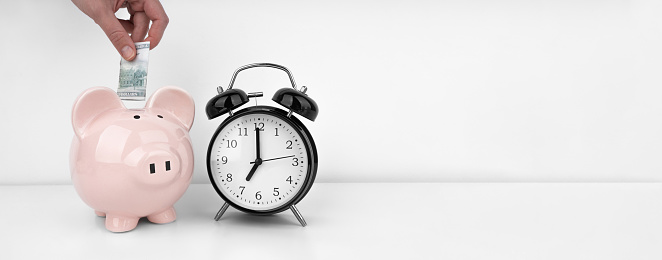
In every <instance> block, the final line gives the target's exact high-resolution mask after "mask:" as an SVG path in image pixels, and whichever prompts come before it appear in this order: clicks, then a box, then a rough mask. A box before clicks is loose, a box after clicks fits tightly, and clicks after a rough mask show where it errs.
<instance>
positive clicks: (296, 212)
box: [290, 205, 307, 227]
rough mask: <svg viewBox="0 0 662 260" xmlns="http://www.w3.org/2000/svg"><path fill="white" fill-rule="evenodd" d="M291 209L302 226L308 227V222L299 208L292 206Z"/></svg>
mask: <svg viewBox="0 0 662 260" xmlns="http://www.w3.org/2000/svg"><path fill="white" fill-rule="evenodd" d="M290 209H291V210H292V213H294V216H295V217H297V220H299V223H301V226H304V227H305V226H306V225H307V224H306V220H305V219H303V216H301V213H300V212H299V210H298V209H297V207H295V206H294V205H292V206H290Z"/></svg>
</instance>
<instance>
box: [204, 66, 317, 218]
mask: <svg viewBox="0 0 662 260" xmlns="http://www.w3.org/2000/svg"><path fill="white" fill-rule="evenodd" d="M257 67H267V68H275V69H280V70H282V71H285V72H286V73H287V75H288V76H289V78H290V82H291V83H292V88H282V89H280V90H278V91H277V92H276V94H275V95H274V96H273V98H272V100H273V101H275V102H276V103H278V104H279V105H281V106H283V107H284V108H285V109H286V110H283V109H280V108H276V107H272V106H258V105H255V106H251V107H247V108H244V109H242V110H239V111H236V112H234V111H233V110H236V109H237V108H239V107H240V106H242V105H244V104H246V103H248V101H249V98H257V97H261V96H262V92H255V93H249V94H246V92H244V91H242V90H240V89H236V88H234V89H233V88H232V86H233V84H234V81H235V79H236V77H237V74H239V72H240V71H242V70H246V69H250V68H257ZM306 90H307V88H306V87H305V86H303V87H301V89H297V86H296V83H295V81H294V77H293V76H292V73H291V72H290V71H289V70H288V69H287V68H285V67H284V66H281V65H278V64H273V63H254V64H248V65H245V66H242V67H240V68H238V69H237V70H236V71H235V72H234V74H233V75H232V79H231V80H230V84H229V86H228V88H227V89H226V90H225V91H223V89H222V88H221V87H218V95H216V96H215V97H214V98H212V99H211V100H209V102H208V103H207V107H206V112H207V117H208V118H209V119H210V120H211V119H214V118H216V117H219V116H221V115H224V114H228V115H229V116H228V117H227V118H226V119H225V120H223V122H221V124H220V125H219V126H218V129H216V132H214V135H213V136H212V138H211V141H210V142H209V149H208V150H207V173H208V174H209V179H210V180H211V183H212V185H213V186H214V189H215V190H216V192H217V193H218V195H219V196H221V198H223V200H224V201H225V203H224V204H223V206H222V207H221V209H220V210H219V211H218V213H217V214H216V216H215V217H214V219H215V220H216V221H218V220H219V219H220V218H221V216H223V214H224V213H225V211H226V210H227V208H228V207H229V206H230V205H231V206H232V207H234V208H236V209H238V210H241V211H243V212H246V213H250V214H255V215H271V214H275V213H279V212H282V211H284V210H287V209H290V210H291V211H292V212H293V213H294V215H295V216H296V218H297V219H298V220H299V222H300V223H301V225H302V226H306V221H305V220H304V219H303V217H302V216H301V214H300V213H299V211H298V210H297V208H296V207H295V205H296V204H297V203H298V202H299V201H301V199H303V198H304V197H305V196H306V194H307V193H308V191H309V190H310V188H311V187H312V185H313V182H314V181H315V175H316V174H317V148H316V147H315V141H314V140H313V136H312V135H311V134H310V132H309V131H308V129H306V126H305V125H304V124H303V123H302V122H301V121H300V120H299V119H297V117H296V116H295V115H294V114H297V115H299V116H301V117H303V118H306V119H308V120H311V121H315V118H316V117H317V114H318V111H319V109H318V107H317V103H315V101H314V100H313V99H311V98H310V97H309V96H308V95H307V94H306Z"/></svg>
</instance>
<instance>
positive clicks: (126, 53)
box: [122, 46, 135, 60]
mask: <svg viewBox="0 0 662 260" xmlns="http://www.w3.org/2000/svg"><path fill="white" fill-rule="evenodd" d="M133 56H135V54H134V53H133V49H132V48H131V46H124V48H122V57H123V58H124V59H125V60H131V59H132V58H133Z"/></svg>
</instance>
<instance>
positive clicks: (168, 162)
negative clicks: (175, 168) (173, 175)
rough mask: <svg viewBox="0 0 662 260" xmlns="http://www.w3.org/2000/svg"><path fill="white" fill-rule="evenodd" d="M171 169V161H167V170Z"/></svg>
mask: <svg viewBox="0 0 662 260" xmlns="http://www.w3.org/2000/svg"><path fill="white" fill-rule="evenodd" d="M169 170H170V161H166V171H169Z"/></svg>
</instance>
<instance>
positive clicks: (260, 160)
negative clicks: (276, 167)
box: [246, 158, 262, 181]
mask: <svg viewBox="0 0 662 260" xmlns="http://www.w3.org/2000/svg"><path fill="white" fill-rule="evenodd" d="M251 163H254V164H253V167H252V168H251V171H250V172H248V175H247V176H246V181H250V180H251V178H253V174H255V170H257V167H258V166H260V164H262V159H260V158H257V159H255V162H251Z"/></svg>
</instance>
